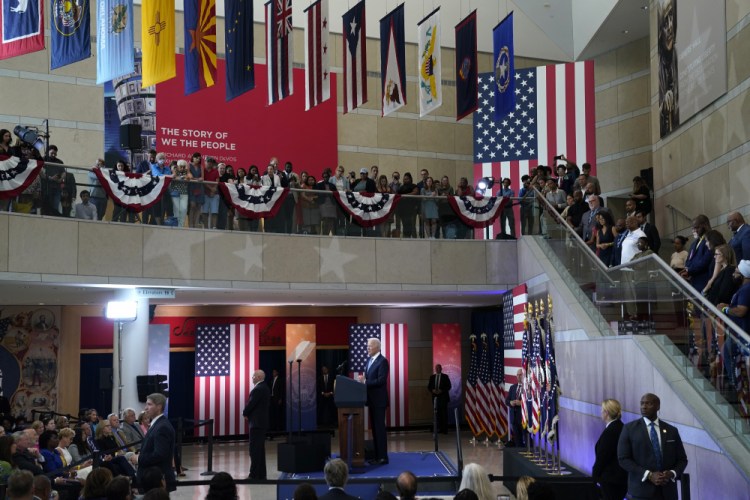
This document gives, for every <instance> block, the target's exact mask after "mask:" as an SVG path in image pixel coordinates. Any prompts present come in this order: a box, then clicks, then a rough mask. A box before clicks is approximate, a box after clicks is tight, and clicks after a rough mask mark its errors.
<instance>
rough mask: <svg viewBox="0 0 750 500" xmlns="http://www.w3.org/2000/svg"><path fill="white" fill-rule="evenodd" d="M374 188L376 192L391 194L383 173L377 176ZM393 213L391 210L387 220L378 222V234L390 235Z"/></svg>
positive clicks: (386, 178) (386, 236)
mask: <svg viewBox="0 0 750 500" xmlns="http://www.w3.org/2000/svg"><path fill="white" fill-rule="evenodd" d="M376 190H377V192H378V193H382V194H391V193H393V191H391V186H390V185H389V184H388V177H386V176H385V175H381V176H380V177H378V178H377V186H376ZM393 219H394V215H393V212H391V216H390V218H388V219H387V220H384V221H383V222H381V223H380V225H379V227H378V229H379V231H378V233H379V234H378V235H379V236H382V237H383V238H388V237H389V236H390V235H391V223H392V222H393Z"/></svg>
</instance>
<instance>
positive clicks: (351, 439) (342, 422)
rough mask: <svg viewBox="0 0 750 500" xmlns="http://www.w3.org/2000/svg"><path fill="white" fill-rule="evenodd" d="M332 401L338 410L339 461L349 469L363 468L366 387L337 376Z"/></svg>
mask: <svg viewBox="0 0 750 500" xmlns="http://www.w3.org/2000/svg"><path fill="white" fill-rule="evenodd" d="M333 399H334V401H335V402H336V407H337V408H338V417H339V453H340V455H341V459H342V460H343V461H344V462H346V463H347V464H349V466H350V467H351V466H355V467H363V466H364V465H365V403H366V402H367V387H366V386H365V384H363V383H361V382H357V381H356V380H352V379H350V378H349V377H344V376H343V375H339V376H338V377H336V384H335V385H334V388H333ZM350 423H351V427H350Z"/></svg>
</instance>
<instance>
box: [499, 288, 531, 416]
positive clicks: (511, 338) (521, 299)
mask: <svg viewBox="0 0 750 500" xmlns="http://www.w3.org/2000/svg"><path fill="white" fill-rule="evenodd" d="M527 303H528V293H527V289H526V284H525V283H523V284H521V285H518V286H517V287H515V288H513V290H512V291H510V292H507V293H506V294H505V295H504V296H503V320H504V321H503V323H504V325H503V336H504V338H505V386H506V387H505V388H506V390H509V389H510V386H511V385H513V384H515V383H516V382H518V378H517V377H516V373H517V372H518V369H519V368H525V367H524V364H523V356H522V354H523V351H524V346H523V343H524V337H525V336H524V319H525V317H526V304H527ZM524 408H525V406H524V407H522V408H521V410H522V411H523V409H524Z"/></svg>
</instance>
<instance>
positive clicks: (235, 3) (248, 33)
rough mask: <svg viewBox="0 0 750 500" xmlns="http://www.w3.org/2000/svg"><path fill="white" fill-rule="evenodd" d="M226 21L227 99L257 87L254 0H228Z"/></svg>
mask: <svg viewBox="0 0 750 500" xmlns="http://www.w3.org/2000/svg"><path fill="white" fill-rule="evenodd" d="M224 11H225V15H226V19H234V21H231V22H227V23H225V25H224V35H225V36H224V38H225V40H226V48H225V50H226V56H225V57H226V76H227V84H226V89H227V101H231V100H232V99H234V98H235V97H237V96H239V95H242V94H244V93H245V92H247V91H248V90H253V89H254V88H255V62H254V59H253V50H254V46H253V2H252V0H226V3H225V4H224Z"/></svg>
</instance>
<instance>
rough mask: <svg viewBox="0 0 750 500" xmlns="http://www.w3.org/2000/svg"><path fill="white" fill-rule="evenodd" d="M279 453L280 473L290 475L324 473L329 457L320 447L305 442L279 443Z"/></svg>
mask: <svg viewBox="0 0 750 500" xmlns="http://www.w3.org/2000/svg"><path fill="white" fill-rule="evenodd" d="M329 448H330V439H329ZM277 452H278V457H279V471H281V472H290V473H298V472H319V471H322V470H323V467H325V463H326V458H328V455H329V454H326V453H325V450H324V449H322V448H321V447H320V446H318V445H315V444H312V443H309V442H306V441H305V440H302V441H293V442H291V443H279V444H278V446H277Z"/></svg>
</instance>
